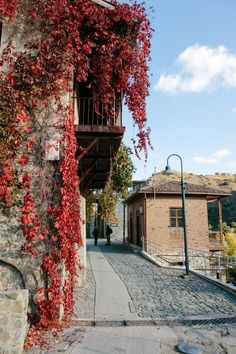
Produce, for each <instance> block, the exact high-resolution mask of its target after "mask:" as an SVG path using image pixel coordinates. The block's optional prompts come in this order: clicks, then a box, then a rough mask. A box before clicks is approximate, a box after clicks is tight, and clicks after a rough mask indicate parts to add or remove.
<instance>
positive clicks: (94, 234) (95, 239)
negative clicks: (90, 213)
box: [92, 226, 98, 246]
mask: <svg viewBox="0 0 236 354" xmlns="http://www.w3.org/2000/svg"><path fill="white" fill-rule="evenodd" d="M92 234H93V237H94V246H97V242H98V228H97V226H95V228H94V230H93V232H92Z"/></svg>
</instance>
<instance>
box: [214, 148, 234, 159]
mask: <svg viewBox="0 0 236 354" xmlns="http://www.w3.org/2000/svg"><path fill="white" fill-rule="evenodd" d="M229 155H231V152H230V151H229V150H228V149H226V148H223V149H220V150H218V151H216V152H215V153H214V154H213V156H215V157H216V158H222V157H225V156H229Z"/></svg>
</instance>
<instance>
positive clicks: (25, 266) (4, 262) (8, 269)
mask: <svg viewBox="0 0 236 354" xmlns="http://www.w3.org/2000/svg"><path fill="white" fill-rule="evenodd" d="M19 215H20V213H19V210H17V208H12V209H11V210H3V211H2V210H0V291H5V290H17V289H29V292H30V305H31V309H32V310H34V309H35V307H36V304H35V294H36V292H37V289H38V288H39V287H40V286H42V279H41V274H40V264H41V259H40V258H39V257H35V256H32V255H30V254H28V253H24V252H22V251H21V249H22V246H23V245H24V242H25V238H24V237H23V235H22V229H21V223H20V217H19Z"/></svg>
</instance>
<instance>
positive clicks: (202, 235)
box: [125, 181, 230, 255]
mask: <svg viewBox="0 0 236 354" xmlns="http://www.w3.org/2000/svg"><path fill="white" fill-rule="evenodd" d="M228 196H230V193H228V192H225V191H221V190H217V189H212V188H210V187H207V186H201V185H195V184H189V183H187V184H186V221H187V233H188V247H189V249H195V250H201V251H219V250H222V249H223V248H224V238H223V230H222V211H221V198H224V197H228ZM211 201H217V202H218V210H219V233H218V234H219V235H220V236H219V239H218V240H217V239H210V235H209V231H208V210H207V203H208V202H211ZM125 204H126V206H127V223H128V240H129V242H130V243H132V244H135V245H137V246H143V247H144V248H145V249H147V248H148V245H151V243H152V242H153V243H154V244H155V245H156V247H159V248H161V249H162V250H163V252H165V253H166V254H172V255H174V254H178V253H179V252H180V251H182V250H183V247H184V232H183V215H182V199H181V187H180V184H179V183H178V182H177V181H169V182H163V183H160V184H158V185H156V186H152V187H151V186H147V187H142V186H141V188H140V189H139V190H136V191H135V192H134V193H133V194H131V195H130V196H129V197H128V198H127V199H126V200H125Z"/></svg>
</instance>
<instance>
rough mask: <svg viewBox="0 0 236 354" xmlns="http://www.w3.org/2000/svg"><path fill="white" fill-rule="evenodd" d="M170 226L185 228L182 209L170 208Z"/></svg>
mask: <svg viewBox="0 0 236 354" xmlns="http://www.w3.org/2000/svg"><path fill="white" fill-rule="evenodd" d="M170 226H171V227H183V226H184V223H183V209H182V208H170Z"/></svg>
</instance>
